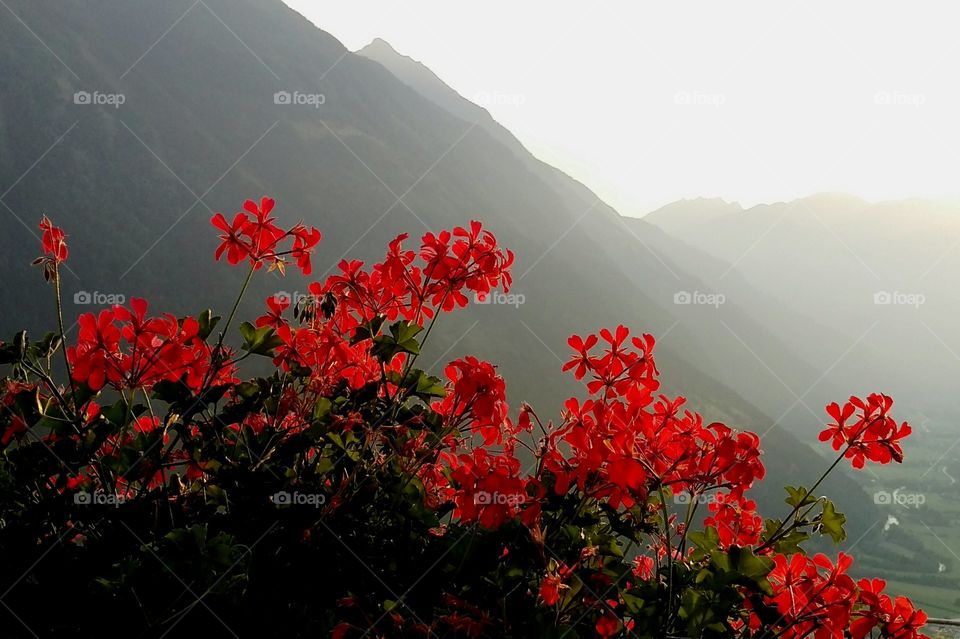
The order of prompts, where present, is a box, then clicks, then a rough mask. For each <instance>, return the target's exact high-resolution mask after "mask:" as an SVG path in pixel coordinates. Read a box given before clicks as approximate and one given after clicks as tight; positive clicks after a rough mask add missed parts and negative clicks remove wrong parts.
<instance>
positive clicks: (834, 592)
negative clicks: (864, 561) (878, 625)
mask: <svg viewBox="0 0 960 639" xmlns="http://www.w3.org/2000/svg"><path fill="white" fill-rule="evenodd" d="M774 562H775V566H774V568H773V570H771V571H770V574H769V575H768V577H767V578H768V579H769V580H770V583H771V585H772V586H773V588H774V591H775V594H774V595H773V596H772V597H768V598H767V602H768V603H770V604H772V605H773V606H774V607H775V609H776V611H777V613H778V614H779V615H780V618H779V620H778V621H777V622H776V625H777V626H779V627H780V628H781V629H782V630H781V632H782V635H780V636H783V637H785V638H786V639H802V638H803V637H810V636H813V637H817V638H818V639H820V638H823V639H826V638H828V637H836V638H838V639H841V638H842V637H843V635H844V630H845V629H846V628H847V627H848V626H849V624H850V617H851V614H852V613H853V607H854V602H855V600H856V597H855V596H856V587H855V584H854V582H853V579H852V578H851V577H850V576H849V575H847V571H848V570H849V568H850V565H851V564H852V563H853V558H852V557H850V556H849V555H846V554H844V553H840V555H839V557H838V558H837V563H836V565H834V563H833V562H831V561H830V559H829V558H828V557H827V556H826V555H823V554H818V555H815V556H814V557H809V556H807V555H804V554H803V553H796V554H794V555H792V556H790V557H786V556H784V555H777V556H776V557H775V558H774ZM750 625H751V627H752V628H754V629H756V630H759V629H761V628H763V624H762V623H761V619H760V617H759V616H758V615H756V614H754V615H751V624H750Z"/></svg>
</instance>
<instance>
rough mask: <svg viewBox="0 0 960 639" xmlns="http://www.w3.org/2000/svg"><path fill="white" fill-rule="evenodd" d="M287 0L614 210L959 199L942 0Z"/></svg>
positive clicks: (950, 46)
mask: <svg viewBox="0 0 960 639" xmlns="http://www.w3.org/2000/svg"><path fill="white" fill-rule="evenodd" d="M286 2H287V3H288V4H289V5H291V6H292V7H294V8H295V9H297V10H298V11H300V12H301V13H303V14H304V15H306V16H307V17H309V18H310V19H311V20H313V21H314V22H315V23H316V24H317V25H318V26H319V27H321V28H322V29H324V30H325V31H328V32H329V33H331V34H333V35H334V36H336V37H337V38H339V39H340V40H341V41H342V42H343V43H344V44H345V45H346V46H347V47H348V48H350V49H351V50H356V49H359V48H361V47H362V46H364V45H365V44H367V43H368V42H369V41H370V40H372V39H373V38H374V37H381V38H383V39H385V40H386V41H387V42H389V43H390V44H392V45H393V46H394V48H396V49H397V50H398V51H399V52H400V53H403V54H405V55H409V56H411V57H413V58H415V59H417V60H419V61H421V62H423V63H424V64H426V65H427V66H428V67H430V68H431V69H432V70H433V71H434V72H436V73H437V75H439V76H440V77H441V78H442V79H443V80H444V81H446V82H447V84H449V85H451V86H452V87H454V88H455V89H456V90H457V91H459V92H460V93H461V94H462V95H464V96H465V97H467V98H470V99H473V100H475V101H480V102H485V104H484V106H487V108H488V109H489V110H490V111H491V113H492V114H493V116H494V117H495V118H496V119H497V120H498V121H499V122H501V123H502V124H503V125H504V126H506V127H507V128H508V129H510V130H511V131H513V133H514V134H516V135H517V137H519V138H520V140H522V141H523V142H524V143H525V144H526V145H527V147H528V148H529V149H530V150H531V151H533V152H534V153H535V154H536V155H537V156H539V157H541V158H542V159H544V160H546V161H547V162H550V163H551V164H554V165H555V166H558V167H559V168H561V169H563V170H565V171H567V172H568V173H570V174H572V175H574V176H575V177H577V178H579V179H580V180H582V181H583V182H585V183H586V184H587V185H588V186H590V187H591V188H593V189H594V190H595V191H597V192H598V194H600V195H601V196H602V197H603V198H604V199H606V200H607V201H608V202H609V203H610V204H612V205H613V206H615V207H616V208H617V209H619V210H620V211H621V213H624V214H628V215H642V214H644V213H647V212H649V211H650V210H653V209H655V208H657V207H659V206H662V205H663V204H666V203H668V202H671V201H673V200H676V199H680V198H685V197H698V196H705V197H714V196H719V197H723V198H725V199H728V200H738V201H740V202H742V203H744V204H754V203H757V202H769V201H777V200H788V199H793V198H795V197H802V196H805V195H809V194H811V193H816V192H821V191H845V192H849V193H853V194H855V195H859V196H861V197H864V198H867V199H871V200H877V199H890V198H900V197H912V196H924V197H937V196H949V197H957V196H960V179H958V178H960V176H958V172H957V166H958V164H960V118H958V115H960V82H958V78H960V38H957V36H956V25H957V22H958V19H960V6H958V5H956V4H955V3H952V2H928V3H915V2H910V3H908V2H901V1H899V0H898V1H896V2H889V1H876V0H865V1H861V0H848V1H845V2H836V1H835V0H833V1H823V2H820V1H817V2H770V1H769V0H747V1H736V2H734V1H731V2H716V1H715V0H707V1H696V2H688V1H684V2H669V1H667V2H652V1H648V0H643V1H639V0H617V1H611V0H590V1H584V0H576V1H572V0H549V1H546V0H522V1H518V0H510V1H505V0H488V1H487V2H484V3H466V2H450V0H410V1H404V2H401V1H398V0H393V1H388V0H350V2H332V1H327V0H286Z"/></svg>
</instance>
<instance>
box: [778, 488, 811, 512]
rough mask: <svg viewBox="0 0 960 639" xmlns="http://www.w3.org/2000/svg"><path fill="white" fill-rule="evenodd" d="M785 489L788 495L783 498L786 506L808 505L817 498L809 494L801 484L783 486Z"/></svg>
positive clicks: (800, 506)
mask: <svg viewBox="0 0 960 639" xmlns="http://www.w3.org/2000/svg"><path fill="white" fill-rule="evenodd" d="M785 488H786V489H787V493H788V497H787V498H786V499H784V500H783V501H785V502H786V503H787V505H788V506H793V507H794V508H803V507H804V506H809V505H810V504H812V503H813V502H815V501H817V499H816V498H815V497H814V496H812V495H811V494H810V491H808V490H807V489H806V488H804V487H803V486H799V487H797V488H794V487H793V486H785Z"/></svg>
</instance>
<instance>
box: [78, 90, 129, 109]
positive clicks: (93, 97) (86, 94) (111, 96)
mask: <svg viewBox="0 0 960 639" xmlns="http://www.w3.org/2000/svg"><path fill="white" fill-rule="evenodd" d="M126 102H127V96H126V95H124V94H123V93H101V92H100V91H93V92H90V91H77V92H76V93H74V94H73V103H74V104H79V105H80V106H109V107H113V108H114V109H119V108H120V107H121V106H123V105H124V104H126Z"/></svg>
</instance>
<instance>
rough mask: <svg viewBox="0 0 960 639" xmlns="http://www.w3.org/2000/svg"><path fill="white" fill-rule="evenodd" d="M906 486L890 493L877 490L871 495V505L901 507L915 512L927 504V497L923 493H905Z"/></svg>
mask: <svg viewBox="0 0 960 639" xmlns="http://www.w3.org/2000/svg"><path fill="white" fill-rule="evenodd" d="M904 488H906V486H901V487H900V488H897V489H896V490H894V491H893V492H892V493H891V492H887V491H886V490H878V491H877V492H875V493H873V503H875V504H877V505H878V506H903V507H904V508H910V507H913V508H915V509H917V510H919V509H920V506H923V505H924V504H925V503H927V496H926V495H924V494H923V493H909V492H905V491H904Z"/></svg>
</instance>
